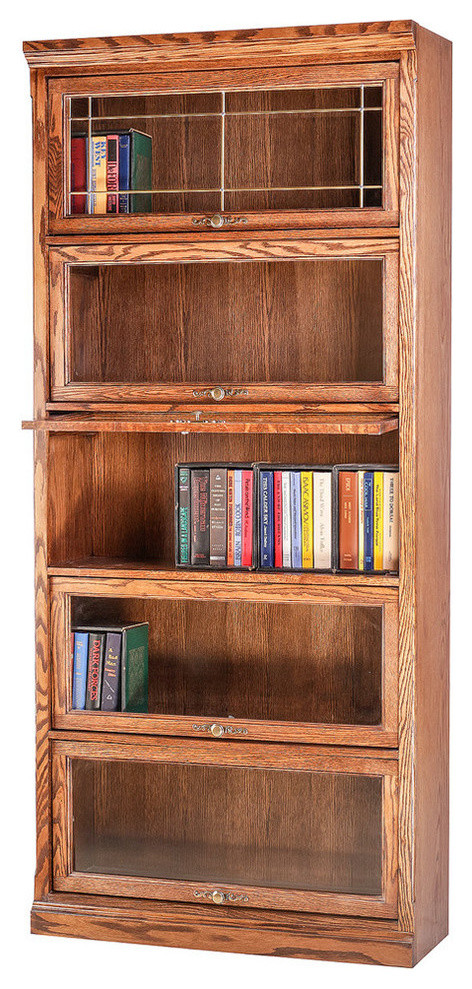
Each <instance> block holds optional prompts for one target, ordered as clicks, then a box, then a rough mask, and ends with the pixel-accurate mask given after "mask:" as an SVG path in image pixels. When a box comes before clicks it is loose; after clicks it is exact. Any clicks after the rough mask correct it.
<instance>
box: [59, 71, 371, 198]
mask: <svg viewBox="0 0 472 989" xmlns="http://www.w3.org/2000/svg"><path fill="white" fill-rule="evenodd" d="M91 103H92V105H91V114H92V119H91V129H92V133H103V132H108V133H112V132H114V131H117V130H128V129H129V128H130V127H133V128H135V129H137V130H140V131H142V132H143V133H146V134H149V136H150V137H152V141H153V164H152V188H153V190H154V193H153V197H152V212H170V213H172V212H184V211H187V210H190V211H192V210H194V211H204V212H206V211H209V210H219V209H226V210H236V211H237V210H265V209H281V210H284V209H301V210H303V209H323V208H325V209H335V208H338V209H339V208H352V207H359V206H362V205H366V206H381V204H382V189H381V188H379V189H376V190H375V191H374V190H372V193H370V194H369V195H370V199H371V201H370V202H366V201H365V200H364V201H363V202H362V201H361V196H360V192H359V184H360V182H361V168H360V162H361V155H362V157H363V165H364V183H365V184H367V185H370V184H372V185H376V186H382V110H381V108H382V104H383V92H382V87H381V86H372V87H369V86H366V87H364V90H363V93H362V91H361V88H360V87H356V86H354V87H353V86H351V87H339V88H335V87H333V88H328V89H322V88H320V89H302V90H296V89H285V90H270V91H263V90H262V91H261V90H255V91H243V92H231V91H228V92H224V93H223V92H207V93H184V94H177V93H171V94H160V95H159V94H157V95H150V96H141V95H134V96H114V97H113V96H110V97H101V98H94V99H93V100H92V101H91ZM362 105H364V107H365V108H366V109H365V112H364V113H363V115H362V116H363V118H364V130H363V132H364V135H365V138H366V140H365V142H364V150H363V151H362V140H363V138H362V126H361V114H360V112H359V108H360V107H361V106H362ZM374 108H380V109H377V110H376V109H374ZM223 110H224V115H223ZM329 110H333V111H334V112H333V113H329V112H326V111H329ZM310 111H313V113H310ZM319 111H322V112H319ZM340 111H341V112H340ZM70 112H71V117H72V120H71V133H72V134H84V133H87V130H88V113H89V103H88V100H87V99H83V98H76V99H73V100H72V101H71V106H70ZM365 124H367V127H365ZM223 145H224V153H223V154H222V148H223ZM222 162H223V164H222ZM221 190H224V205H223V203H222V197H221ZM374 200H375V201H374Z"/></svg>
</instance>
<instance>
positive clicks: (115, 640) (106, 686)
mask: <svg viewBox="0 0 472 989" xmlns="http://www.w3.org/2000/svg"><path fill="white" fill-rule="evenodd" d="M121 638H122V636H121V632H107V636H106V639H105V658H104V661H103V684H102V700H101V708H102V711H119V709H120V680H121Z"/></svg>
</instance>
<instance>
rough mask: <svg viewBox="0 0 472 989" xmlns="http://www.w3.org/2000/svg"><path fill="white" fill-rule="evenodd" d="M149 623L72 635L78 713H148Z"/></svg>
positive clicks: (76, 631)
mask: <svg viewBox="0 0 472 989" xmlns="http://www.w3.org/2000/svg"><path fill="white" fill-rule="evenodd" d="M148 638H149V626H148V623H147V622H140V623H139V624H137V625H121V626H120V625H118V626H115V625H113V626H103V625H102V626H100V627H96V626H93V627H81V628H76V629H74V631H73V633H72V654H73V669H72V708H73V710H74V711H84V710H86V711H120V710H121V711H137V712H141V711H147V703H148Z"/></svg>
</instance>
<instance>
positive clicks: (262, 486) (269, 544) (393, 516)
mask: <svg viewBox="0 0 472 989" xmlns="http://www.w3.org/2000/svg"><path fill="white" fill-rule="evenodd" d="M297 467H298V469H297ZM175 490H176V505H175V524H176V564H177V565H178V566H189V565H190V566H197V567H214V568H218V567H219V568H221V569H223V568H231V569H232V568H241V569H259V570H279V571H290V570H300V571H304V570H314V571H320V572H322V571H332V572H333V573H335V572H337V571H340V572H342V571H346V570H347V571H355V572H357V573H369V572H372V573H373V572H376V573H378V572H382V571H383V572H387V573H388V572H391V573H396V572H398V566H399V547H398V543H399V518H398V515H399V505H398V501H399V482H398V468H394V467H386V468H383V467H382V468H380V467H378V466H371V465H368V464H366V465H336V466H333V467H331V466H323V465H316V466H313V467H311V466H310V465H306V464H303V465H290V464H288V465H287V464H280V465H279V464H277V465H276V464H274V465H269V464H260V463H254V464H252V465H251V466H250V465H247V464H246V465H244V464H228V463H227V464H177V465H176V482H175ZM189 492H190V495H189ZM189 532H190V536H189ZM189 539H190V544H189V542H188V540H189Z"/></svg>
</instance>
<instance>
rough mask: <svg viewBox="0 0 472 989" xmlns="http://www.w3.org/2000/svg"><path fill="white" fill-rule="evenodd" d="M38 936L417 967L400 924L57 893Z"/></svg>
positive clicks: (38, 913) (40, 916)
mask: <svg viewBox="0 0 472 989" xmlns="http://www.w3.org/2000/svg"><path fill="white" fill-rule="evenodd" d="M31 931H32V933H33V934H46V935H50V936H51V935H52V936H54V937H76V938H86V939H91V940H97V941H123V942H127V943H133V944H149V945H160V946H163V947H178V948H199V949H201V950H206V951H229V952H240V953H243V954H254V955H272V956H275V957H277V956H279V957H292V958H307V959H308V958H311V959H319V960H324V961H343V962H355V963H358V964H368V965H391V966H399V967H404V968H410V967H412V966H413V964H414V955H413V936H412V935H411V934H404V933H402V932H401V931H399V930H398V928H397V925H396V923H395V922H394V921H383V922H382V921H368V920H367V921H366V920H362V919H357V918H354V919H352V918H347V919H344V918H339V917H328V916H325V915H314V914H303V915H301V914H297V913H294V912H289V911H272V910H247V909H245V908H239V909H238V908H234V907H223V906H220V907H216V908H215V907H214V906H213V905H206V904H202V905H201V904H198V905H195V906H194V905H193V904H191V905H189V904H186V903H161V902H159V903H156V902H154V903H152V904H150V903H149V901H147V903H145V904H143V902H142V901H139V900H125V899H123V900H120V899H119V898H118V897H110V898H107V897H90V896H89V897H80V896H75V895H70V896H58V895H57V894H50V895H49V896H48V897H47V899H46V900H45V901H44V902H35V903H33V908H32V911H31Z"/></svg>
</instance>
